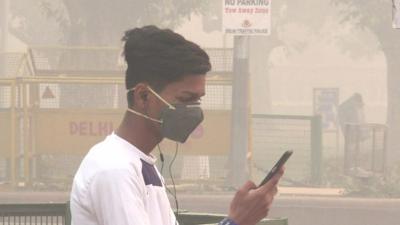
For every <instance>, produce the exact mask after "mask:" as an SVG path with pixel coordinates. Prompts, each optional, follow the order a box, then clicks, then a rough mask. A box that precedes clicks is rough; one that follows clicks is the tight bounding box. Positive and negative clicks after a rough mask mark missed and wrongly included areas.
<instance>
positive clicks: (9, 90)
mask: <svg viewBox="0 0 400 225" xmlns="http://www.w3.org/2000/svg"><path fill="white" fill-rule="evenodd" d="M17 107H18V101H17V85H16V81H15V80H14V79H0V130H1V135H0V181H1V183H11V184H15V182H16V179H17V178H16V162H17V158H16V157H17V133H18V129H17V127H18V126H17V124H19V123H18V118H17V113H18V109H17Z"/></svg>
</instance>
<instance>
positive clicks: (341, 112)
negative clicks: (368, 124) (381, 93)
mask: <svg viewBox="0 0 400 225" xmlns="http://www.w3.org/2000/svg"><path fill="white" fill-rule="evenodd" d="M338 120H339V124H340V127H341V130H342V132H343V134H344V135H346V126H347V125H359V124H364V123H365V115H364V101H363V99H362V96H361V94H359V93H354V94H353V95H352V96H351V97H350V98H348V99H347V100H346V101H344V102H343V103H341V104H340V105H339V106H338Z"/></svg>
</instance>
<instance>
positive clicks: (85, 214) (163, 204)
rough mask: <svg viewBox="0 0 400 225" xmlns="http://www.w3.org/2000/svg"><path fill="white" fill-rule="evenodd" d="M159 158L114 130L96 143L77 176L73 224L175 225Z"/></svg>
mask: <svg viewBox="0 0 400 225" xmlns="http://www.w3.org/2000/svg"><path fill="white" fill-rule="evenodd" d="M155 161H156V159H155V158H154V157H152V156H148V155H146V154H144V153H143V152H141V151H140V150H139V149H137V148H136V147H135V146H133V145H131V144H130V143H128V142H127V141H125V140H124V139H122V138H120V137H118V136H117V135H115V134H114V133H113V134H111V135H109V136H108V137H107V138H106V139H105V140H104V141H102V142H100V143H98V144H97V145H95V146H94V147H92V149H90V151H89V152H88V154H87V155H86V156H85V158H84V159H83V161H82V163H81V165H80V167H79V169H78V171H77V173H76V174H75V177H74V182H73V186H72V191H71V215H72V224H73V225H139V224H140V225H161V224H166V225H174V224H175V216H174V213H173V212H172V210H171V206H170V203H169V200H168V197H167V194H166V192H165V187H164V185H163V183H164V182H163V179H162V177H161V175H160V174H159V172H158V170H157V168H156V167H155V165H154V164H155Z"/></svg>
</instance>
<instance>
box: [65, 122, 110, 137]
mask: <svg viewBox="0 0 400 225" xmlns="http://www.w3.org/2000/svg"><path fill="white" fill-rule="evenodd" d="M113 130H114V126H113V123H112V122H104V121H96V122H94V121H79V122H76V121H71V122H69V134H70V135H71V136H106V135H109V134H110V133H111V132H112V131H113Z"/></svg>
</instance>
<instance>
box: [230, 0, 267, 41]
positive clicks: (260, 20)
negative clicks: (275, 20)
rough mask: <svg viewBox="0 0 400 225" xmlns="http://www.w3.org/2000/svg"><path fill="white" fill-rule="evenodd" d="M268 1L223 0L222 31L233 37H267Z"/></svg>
mask: <svg viewBox="0 0 400 225" xmlns="http://www.w3.org/2000/svg"><path fill="white" fill-rule="evenodd" d="M270 7H271V1H270V0H223V7H222V14H223V30H224V32H225V33H227V34H234V35H269V34H270V33H271V13H270Z"/></svg>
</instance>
